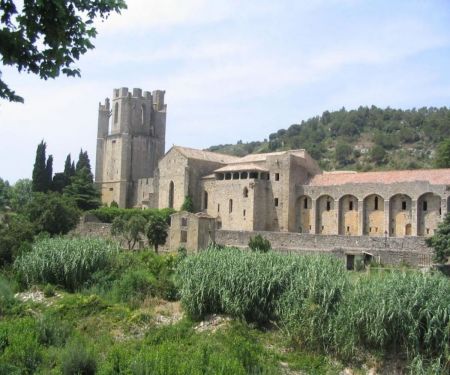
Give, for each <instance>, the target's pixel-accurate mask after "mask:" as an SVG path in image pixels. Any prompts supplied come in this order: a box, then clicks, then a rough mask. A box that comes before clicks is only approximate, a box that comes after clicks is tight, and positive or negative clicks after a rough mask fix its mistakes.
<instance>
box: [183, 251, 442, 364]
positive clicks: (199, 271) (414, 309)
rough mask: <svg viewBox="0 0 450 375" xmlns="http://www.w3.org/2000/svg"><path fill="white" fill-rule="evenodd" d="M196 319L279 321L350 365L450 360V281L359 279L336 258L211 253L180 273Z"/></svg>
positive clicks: (413, 276)
mask: <svg viewBox="0 0 450 375" xmlns="http://www.w3.org/2000/svg"><path fill="white" fill-rule="evenodd" d="M178 278H179V280H180V285H181V286H180V288H181V289H180V295H181V301H182V303H183V306H184V307H185V309H186V311H187V312H188V314H190V315H191V316H193V317H195V318H200V317H202V316H204V315H205V314H208V313H226V314H230V315H232V316H234V317H239V318H243V319H245V320H247V321H248V322H256V323H260V324H261V323H265V322H268V321H269V320H272V321H274V322H276V323H277V324H278V325H280V326H281V327H282V328H283V329H284V330H286V332H287V333H288V334H289V335H290V336H291V338H292V339H293V340H294V341H295V342H297V343H298V344H300V345H302V346H304V347H306V348H309V349H313V350H317V349H320V350H323V351H325V352H329V353H334V354H336V355H338V356H339V357H341V358H344V359H346V360H352V359H354V358H355V356H356V357H357V356H359V355H361V353H364V352H374V353H381V354H382V355H383V354H387V353H390V354H394V353H397V354H398V355H400V356H403V357H405V358H407V359H409V360H410V361H412V363H413V364H415V365H417V363H419V362H420V363H426V362H433V366H436V363H439V366H440V367H439V368H440V369H442V370H443V371H444V368H446V366H447V364H448V358H449V329H450V319H449V317H450V282H449V280H448V279H447V278H445V277H444V276H441V275H438V274H433V273H424V274H422V273H420V272H403V271H392V272H389V273H386V274H376V275H367V274H361V275H360V277H357V278H354V277H352V274H351V273H349V272H347V271H345V269H344V265H343V263H342V262H341V261H340V260H338V259H335V258H332V257H328V256H292V255H291V256H286V255H280V254H276V253H267V254H261V253H254V252H249V251H242V250H238V249H230V248H228V249H224V250H220V251H219V250H215V249H210V250H207V251H204V252H201V253H199V254H198V255H194V256H191V257H188V258H187V259H186V260H185V261H184V262H183V263H182V264H181V265H180V267H179V270H178Z"/></svg>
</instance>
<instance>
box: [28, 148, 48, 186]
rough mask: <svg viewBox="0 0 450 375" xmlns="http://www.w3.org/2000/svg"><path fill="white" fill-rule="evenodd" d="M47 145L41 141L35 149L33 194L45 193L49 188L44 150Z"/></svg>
mask: <svg viewBox="0 0 450 375" xmlns="http://www.w3.org/2000/svg"><path fill="white" fill-rule="evenodd" d="M46 147H47V145H46V144H45V142H44V141H43V140H42V141H41V143H39V145H38V146H37V149H36V161H35V162H34V167H33V179H32V189H33V191H34V192H44V193H45V192H46V191H47V190H48V188H49V181H48V172H47V164H46V160H45V159H46V157H45V149H46Z"/></svg>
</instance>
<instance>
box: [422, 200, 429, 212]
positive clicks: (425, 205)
mask: <svg viewBox="0 0 450 375" xmlns="http://www.w3.org/2000/svg"><path fill="white" fill-rule="evenodd" d="M422 209H423V210H424V211H426V210H428V202H427V201H423V203H422Z"/></svg>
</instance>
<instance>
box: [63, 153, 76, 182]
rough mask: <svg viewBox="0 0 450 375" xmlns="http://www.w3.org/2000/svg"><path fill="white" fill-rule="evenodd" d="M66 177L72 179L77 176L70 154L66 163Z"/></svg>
mask: <svg viewBox="0 0 450 375" xmlns="http://www.w3.org/2000/svg"><path fill="white" fill-rule="evenodd" d="M64 175H65V176H66V177H67V178H68V179H70V177H73V176H74V175H75V166H74V163H73V162H72V158H71V157H70V154H69V155H67V157H66V161H65V163H64Z"/></svg>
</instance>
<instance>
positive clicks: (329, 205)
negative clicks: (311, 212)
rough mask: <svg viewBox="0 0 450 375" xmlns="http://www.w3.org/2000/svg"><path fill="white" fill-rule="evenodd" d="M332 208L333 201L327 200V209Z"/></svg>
mask: <svg viewBox="0 0 450 375" xmlns="http://www.w3.org/2000/svg"><path fill="white" fill-rule="evenodd" d="M330 210H331V202H330V201H327V211H330Z"/></svg>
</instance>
